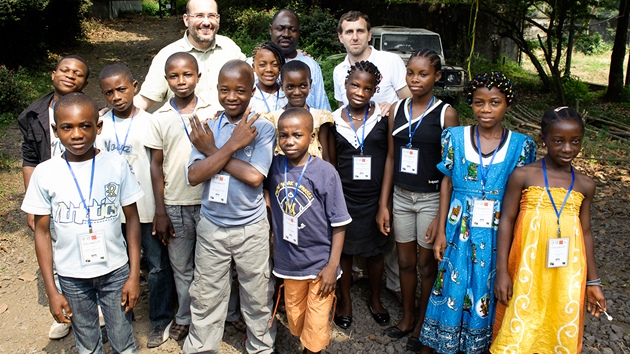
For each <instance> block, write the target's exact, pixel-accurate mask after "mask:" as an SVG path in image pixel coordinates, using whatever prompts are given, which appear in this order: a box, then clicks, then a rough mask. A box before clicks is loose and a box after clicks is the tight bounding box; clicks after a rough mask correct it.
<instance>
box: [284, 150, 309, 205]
mask: <svg viewBox="0 0 630 354" xmlns="http://www.w3.org/2000/svg"><path fill="white" fill-rule="evenodd" d="M312 157H313V155H309V156H308V160H306V164H305V165H304V167H303V168H302V172H301V173H300V178H298V181H297V185H296V186H295V193H293V198H291V202H290V203H289V204H288V205H287V206H292V205H293V203H295V198H297V195H298V190H299V188H300V184H302V177H304V172H305V171H306V167H307V166H308V163H309V162H311V158H312ZM288 166H289V159H288V158H287V159H286V160H284V193H285V194H286V198H287V199H289V186H288V183H287V167H288ZM287 210H289V209H288V208H287Z"/></svg>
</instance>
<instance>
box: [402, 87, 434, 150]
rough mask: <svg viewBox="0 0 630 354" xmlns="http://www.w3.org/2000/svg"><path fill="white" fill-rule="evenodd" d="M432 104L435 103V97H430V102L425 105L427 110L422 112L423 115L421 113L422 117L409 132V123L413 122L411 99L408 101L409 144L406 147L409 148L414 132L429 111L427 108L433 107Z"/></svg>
mask: <svg viewBox="0 0 630 354" xmlns="http://www.w3.org/2000/svg"><path fill="white" fill-rule="evenodd" d="M433 102H435V96H433V97H431V101H429V104H428V105H427V109H425V110H424V113H422V115H421V116H420V119H418V122H417V123H416V127H415V128H414V129H413V131H411V121H413V98H410V99H409V125H408V127H409V144H407V147H408V148H410V147H411V146H412V145H411V141H412V140H413V136H414V135H416V130H418V127H419V126H420V123H422V120H423V119H424V116H425V115H426V114H427V112H428V111H429V108H431V106H432V105H433Z"/></svg>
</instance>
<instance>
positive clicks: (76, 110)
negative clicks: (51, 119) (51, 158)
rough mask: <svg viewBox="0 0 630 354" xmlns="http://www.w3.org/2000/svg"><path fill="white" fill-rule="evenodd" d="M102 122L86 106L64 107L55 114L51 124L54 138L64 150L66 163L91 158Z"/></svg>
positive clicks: (94, 112)
mask: <svg viewBox="0 0 630 354" xmlns="http://www.w3.org/2000/svg"><path fill="white" fill-rule="evenodd" d="M102 126H103V122H102V121H100V120H99V119H98V112H96V111H95V110H94V109H93V108H92V107H90V106H86V105H74V106H66V107H62V108H60V109H57V110H56V112H55V123H54V124H52V128H53V131H54V133H55V136H56V137H57V138H59V140H60V141H61V143H62V144H63V146H64V147H65V148H66V158H67V159H68V161H73V162H80V161H87V160H89V159H91V158H92V156H93V155H92V154H90V153H89V152H92V151H93V150H92V149H93V148H94V141H95V140H96V136H97V135H98V134H100V133H101V127H102Z"/></svg>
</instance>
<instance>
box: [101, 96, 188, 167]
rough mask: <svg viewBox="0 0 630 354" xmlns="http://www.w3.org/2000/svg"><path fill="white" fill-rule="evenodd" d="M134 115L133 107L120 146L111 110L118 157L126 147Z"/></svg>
mask: <svg viewBox="0 0 630 354" xmlns="http://www.w3.org/2000/svg"><path fill="white" fill-rule="evenodd" d="M178 113H179V112H178ZM135 115H136V106H133V109H132V110H131V121H129V126H128V127H127V133H125V140H124V141H123V144H122V146H121V145H120V141H118V132H117V131H116V119H115V118H114V110H113V109H112V123H113V124H114V135H115V136H116V151H118V155H122V152H123V150H124V149H125V145H127V137H128V136H129V131H130V130H131V124H132V123H133V117H134V116H135ZM180 117H181V116H180ZM184 127H185V125H184Z"/></svg>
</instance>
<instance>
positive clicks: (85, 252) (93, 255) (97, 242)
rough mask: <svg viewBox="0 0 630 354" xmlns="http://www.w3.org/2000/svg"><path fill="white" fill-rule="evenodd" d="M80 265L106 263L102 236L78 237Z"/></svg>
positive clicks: (91, 234) (105, 251) (105, 249)
mask: <svg viewBox="0 0 630 354" xmlns="http://www.w3.org/2000/svg"><path fill="white" fill-rule="evenodd" d="M79 246H80V250H81V264H82V265H84V266H85V265H91V264H96V263H104V262H107V246H106V245H105V236H104V235H103V234H95V233H89V234H84V235H79Z"/></svg>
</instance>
